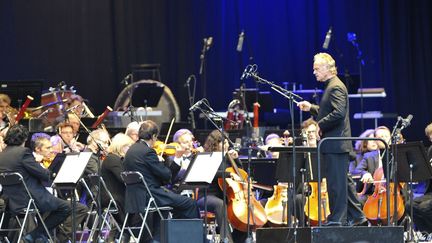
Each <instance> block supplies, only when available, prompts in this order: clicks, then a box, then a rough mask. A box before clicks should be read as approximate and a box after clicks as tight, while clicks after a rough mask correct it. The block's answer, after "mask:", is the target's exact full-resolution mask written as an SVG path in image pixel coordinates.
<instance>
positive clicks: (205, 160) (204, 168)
mask: <svg viewBox="0 0 432 243" xmlns="http://www.w3.org/2000/svg"><path fill="white" fill-rule="evenodd" d="M221 163H222V152H213V153H210V154H207V153H204V154H199V153H198V154H197V158H196V159H195V161H194V163H193V167H192V168H191V169H190V171H189V174H188V175H187V177H186V178H185V182H187V183H188V182H189V183H190V182H207V183H209V184H210V183H211V182H212V180H213V178H214V176H215V175H216V172H217V170H218V169H219V166H220V164H221Z"/></svg>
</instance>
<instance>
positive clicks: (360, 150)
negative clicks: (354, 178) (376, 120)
mask: <svg viewBox="0 0 432 243" xmlns="http://www.w3.org/2000/svg"><path fill="white" fill-rule="evenodd" d="M360 137H361V138H373V137H375V130H374V129H367V130H366V131H364V132H363V133H362V134H360ZM376 149H377V143H376V141H373V140H358V141H356V143H355V145H354V150H355V152H356V157H355V160H353V161H351V162H350V164H349V168H348V172H349V173H351V175H356V174H355V168H356V167H357V165H358V164H359V163H360V161H361V160H362V159H363V156H364V154H365V153H367V152H371V151H374V150H376Z"/></svg>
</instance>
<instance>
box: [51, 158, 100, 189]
mask: <svg viewBox="0 0 432 243" xmlns="http://www.w3.org/2000/svg"><path fill="white" fill-rule="evenodd" d="M91 154H92V152H81V153H79V154H68V155H67V156H66V159H65V160H64V162H63V165H62V167H61V168H60V171H59V172H58V174H57V176H56V178H55V179H54V184H63V183H77V182H78V180H79V179H80V178H81V175H82V174H83V172H84V169H85V167H86V166H87V163H88V161H89V159H90V156H91Z"/></svg>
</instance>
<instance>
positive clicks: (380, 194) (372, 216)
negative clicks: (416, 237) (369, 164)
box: [363, 167, 405, 224]
mask: <svg viewBox="0 0 432 243" xmlns="http://www.w3.org/2000/svg"><path fill="white" fill-rule="evenodd" d="M373 178H374V181H375V183H374V186H375V190H374V193H373V194H372V195H371V196H369V197H368V199H367V201H366V203H365V205H364V206H363V212H364V214H365V216H366V218H367V219H369V220H370V221H371V223H373V224H381V223H382V222H384V223H387V222H388V221H387V210H388V209H387V200H388V199H387V195H386V187H385V183H383V182H382V181H383V179H384V171H383V168H382V167H380V168H378V169H376V170H375V172H374V175H373ZM400 187H401V185H400V184H399V185H398V188H396V189H395V188H394V184H393V183H391V184H390V217H393V215H394V210H395V209H394V193H397V207H396V210H397V220H399V219H400V218H401V217H402V216H403V214H404V212H405V205H404V201H403V198H402V195H401V193H400Z"/></svg>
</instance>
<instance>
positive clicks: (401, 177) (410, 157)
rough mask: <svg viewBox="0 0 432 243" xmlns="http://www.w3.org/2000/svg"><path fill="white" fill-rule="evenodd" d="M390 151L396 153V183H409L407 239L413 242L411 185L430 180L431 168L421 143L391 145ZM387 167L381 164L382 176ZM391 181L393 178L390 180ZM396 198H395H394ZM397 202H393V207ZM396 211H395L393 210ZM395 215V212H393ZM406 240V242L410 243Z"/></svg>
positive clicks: (431, 175) (431, 176)
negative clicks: (408, 226) (408, 231)
mask: <svg viewBox="0 0 432 243" xmlns="http://www.w3.org/2000/svg"><path fill="white" fill-rule="evenodd" d="M390 147H391V151H396V155H394V156H395V157H396V158H397V163H396V164H397V174H396V178H397V181H398V182H409V185H410V187H409V189H410V193H409V200H410V217H411V221H410V234H409V238H410V240H411V241H412V240H413V225H412V224H413V190H412V183H413V182H419V181H423V180H428V179H431V178H432V167H431V165H430V164H429V162H428V159H427V156H426V149H425V147H424V145H423V142H421V141H416V142H408V143H405V144H391V145H390ZM386 168H387V165H386V163H383V169H384V176H387V175H386V174H385V172H386ZM390 179H393V178H390ZM395 198H396V196H395ZM396 204H397V202H396V201H395V205H396ZM395 211H397V210H395ZM395 215H396V212H395ZM410 240H408V241H410Z"/></svg>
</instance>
